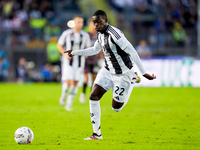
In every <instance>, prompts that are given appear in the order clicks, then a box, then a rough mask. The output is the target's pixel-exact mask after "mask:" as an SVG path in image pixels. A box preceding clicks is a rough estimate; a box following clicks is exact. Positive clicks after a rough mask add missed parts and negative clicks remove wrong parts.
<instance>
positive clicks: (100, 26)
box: [92, 10, 108, 32]
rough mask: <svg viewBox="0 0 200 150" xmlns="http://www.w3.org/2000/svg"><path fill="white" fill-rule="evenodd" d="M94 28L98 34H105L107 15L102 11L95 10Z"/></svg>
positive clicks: (93, 17)
mask: <svg viewBox="0 0 200 150" xmlns="http://www.w3.org/2000/svg"><path fill="white" fill-rule="evenodd" d="M92 20H93V22H94V28H95V30H96V31H98V32H105V31H106V29H107V26H108V19H107V15H106V13H105V12H104V11H103V10H97V11H96V12H95V13H94V14H93V16H92Z"/></svg>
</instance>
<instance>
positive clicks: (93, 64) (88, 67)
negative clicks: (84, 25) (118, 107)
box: [79, 19, 103, 104]
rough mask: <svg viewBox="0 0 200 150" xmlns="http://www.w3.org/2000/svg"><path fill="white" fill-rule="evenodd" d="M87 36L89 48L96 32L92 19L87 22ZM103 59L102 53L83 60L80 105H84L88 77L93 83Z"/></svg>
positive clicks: (92, 43)
mask: <svg viewBox="0 0 200 150" xmlns="http://www.w3.org/2000/svg"><path fill="white" fill-rule="evenodd" d="M88 33H89V36H90V39H91V46H93V45H94V43H95V41H96V40H97V32H96V30H95V28H94V23H93V22H92V19H90V21H89V32H88ZM102 58H103V54H102V52H100V53H99V54H96V55H92V56H86V59H85V68H84V77H85V81H84V84H83V92H82V93H81V95H80V99H79V100H80V103H82V104H84V103H85V92H86V89H87V86H88V81H89V75H91V79H92V83H93V82H94V80H95V78H96V76H97V72H98V71H99V70H100V66H99V63H100V62H101V59H102ZM98 62H99V63H98Z"/></svg>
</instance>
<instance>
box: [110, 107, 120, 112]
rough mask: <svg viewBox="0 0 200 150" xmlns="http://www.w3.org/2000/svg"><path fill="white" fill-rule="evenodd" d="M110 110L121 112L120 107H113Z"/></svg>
mask: <svg viewBox="0 0 200 150" xmlns="http://www.w3.org/2000/svg"><path fill="white" fill-rule="evenodd" d="M112 109H113V110H114V111H115V112H120V111H121V110H122V107H120V108H113V107H112Z"/></svg>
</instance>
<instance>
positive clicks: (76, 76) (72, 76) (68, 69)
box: [61, 57, 85, 81]
mask: <svg viewBox="0 0 200 150" xmlns="http://www.w3.org/2000/svg"><path fill="white" fill-rule="evenodd" d="M75 58H76V57H75ZM74 62H75V63H73V66H71V65H69V60H68V59H66V58H65V57H64V58H63V59H62V70H61V75H62V77H61V80H62V81H65V80H73V81H79V80H80V79H81V77H82V74H83V66H80V67H78V62H77V61H76V60H75V59H74ZM84 63H85V62H84ZM82 64H83V62H82Z"/></svg>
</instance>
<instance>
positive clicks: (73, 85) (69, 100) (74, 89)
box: [65, 80, 78, 111]
mask: <svg viewBox="0 0 200 150" xmlns="http://www.w3.org/2000/svg"><path fill="white" fill-rule="evenodd" d="M77 84H78V81H73V80H71V81H70V87H69V95H68V97H67V104H66V107H65V109H66V110H67V111H71V110H72V104H73V101H74V98H75V96H76V94H77V92H78V87H77Z"/></svg>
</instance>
